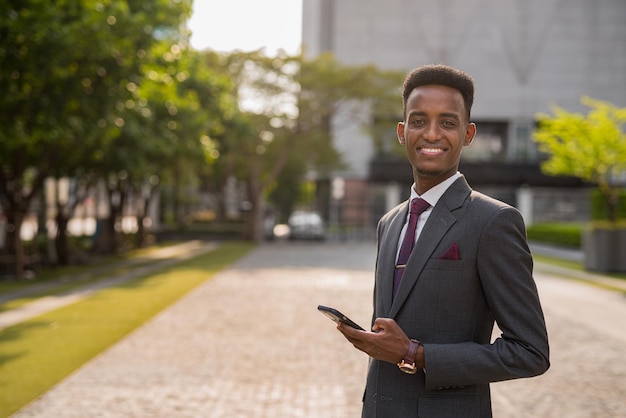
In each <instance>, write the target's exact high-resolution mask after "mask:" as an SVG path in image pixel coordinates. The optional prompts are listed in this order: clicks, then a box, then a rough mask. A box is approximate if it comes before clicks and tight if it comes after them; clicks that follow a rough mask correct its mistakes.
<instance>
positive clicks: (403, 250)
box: [393, 198, 430, 298]
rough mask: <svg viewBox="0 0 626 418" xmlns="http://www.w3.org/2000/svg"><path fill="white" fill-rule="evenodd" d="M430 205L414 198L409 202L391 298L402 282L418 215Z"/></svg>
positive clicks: (413, 242) (412, 244) (411, 248)
mask: <svg viewBox="0 0 626 418" xmlns="http://www.w3.org/2000/svg"><path fill="white" fill-rule="evenodd" d="M429 206H430V205H429V204H428V202H427V201H425V200H423V199H418V198H415V199H413V200H411V207H410V209H409V212H410V215H409V225H408V226H407V228H406V233H405V234H404V239H403V240H402V246H401V247H400V254H398V261H397V262H396V269H395V272H394V274H393V297H394V298H395V297H396V292H397V291H398V287H400V281H402V274H404V268H405V267H406V262H407V260H408V259H409V255H411V251H412V250H413V246H414V245H415V230H416V227H417V219H418V218H419V217H420V215H421V214H422V213H423V212H424V211H425V210H426V209H428V207H429Z"/></svg>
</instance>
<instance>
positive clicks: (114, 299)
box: [0, 243, 253, 417]
mask: <svg viewBox="0 0 626 418" xmlns="http://www.w3.org/2000/svg"><path fill="white" fill-rule="evenodd" d="M252 248H253V245H252V244H248V243H224V244H222V245H220V246H219V247H218V248H217V249H216V250H214V251H212V252H210V253H208V254H205V255H202V256H198V257H196V258H193V259H191V260H186V261H183V262H181V263H180V264H176V265H174V266H171V267H169V268H166V269H164V270H162V271H160V272H159V273H157V274H151V275H148V276H145V277H141V278H137V279H133V280H129V281H128V282H126V283H124V284H123V285H118V286H115V287H111V288H107V289H104V290H101V291H99V292H97V293H95V294H94V295H92V296H90V297H88V298H86V299H84V300H82V301H79V302H77V303H74V304H71V305H69V306H66V307H64V308H61V309H58V310H55V311H52V312H49V313H47V314H44V315H41V316H39V317H36V318H33V319H31V320H28V321H26V322H23V323H21V324H18V325H15V326H12V327H9V328H6V329H4V330H1V331H0V417H6V416H9V415H11V414H12V413H14V412H16V411H17V410H19V409H20V408H22V407H23V406H25V405H26V404H28V403H29V402H30V401H32V400H33V399H35V398H36V397H38V396H40V395H41V394H43V393H44V392H46V391H47V390H48V389H50V388H51V387H52V386H53V385H55V384H56V383H58V382H59V381H60V380H62V379H63V378H64V377H66V376H68V375H69V374H70V373H72V372H73V371H74V370H76V369H77V368H79V367H80V366H81V365H83V364H84V363H85V362H87V361H89V360H90V359H92V358H93V357H94V356H96V355H97V354H99V353H100V352H102V351H104V350H105V349H107V348H108V347H110V346H111V345H113V344H114V343H116V342H117V341H119V340H120V339H122V338H123V337H124V336H126V335H127V334H128V333H130V332H131V331H133V330H134V329H136V328H137V327H139V326H140V325H142V324H143V323H144V322H146V321H147V320H149V319H150V318H152V317H153V316H154V315H156V314H157V313H158V312H160V311H161V310H163V309H164V308H166V307H167V306H169V305H170V304H172V303H173V302H175V301H176V300H178V299H179V298H181V297H182V296H183V295H185V294H186V293H187V292H189V291H190V290H191V289H193V288H195V287H196V286H198V285H199V284H200V283H202V282H204V281H206V280H207V279H209V278H210V277H211V276H212V275H213V274H215V273H216V272H218V271H219V270H221V269H223V268H225V267H228V266H229V265H230V264H231V263H233V262H234V261H236V260H237V259H238V258H240V257H241V256H243V255H244V254H245V253H247V252H248V251H249V250H251V249H252Z"/></svg>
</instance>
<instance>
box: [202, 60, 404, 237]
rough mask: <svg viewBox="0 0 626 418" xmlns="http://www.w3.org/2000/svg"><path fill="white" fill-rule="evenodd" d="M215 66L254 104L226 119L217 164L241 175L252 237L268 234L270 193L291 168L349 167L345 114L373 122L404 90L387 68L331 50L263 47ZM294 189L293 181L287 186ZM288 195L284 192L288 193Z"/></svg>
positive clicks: (300, 171) (297, 171) (299, 173)
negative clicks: (354, 62)
mask: <svg viewBox="0 0 626 418" xmlns="http://www.w3.org/2000/svg"><path fill="white" fill-rule="evenodd" d="M214 64H215V65H216V66H218V67H221V68H222V69H223V71H224V72H225V73H227V74H230V76H231V79H233V80H234V81H235V84H236V92H237V93H238V102H240V103H242V102H244V100H243V99H246V102H250V99H251V98H252V99H254V106H250V107H249V108H242V109H241V112H240V113H237V114H234V115H233V118H231V119H230V120H226V121H225V129H224V132H223V134H222V135H221V136H218V137H217V138H216V139H217V143H218V145H219V147H220V148H219V151H220V160H222V161H223V163H222V164H220V163H218V164H216V166H218V165H222V166H227V167H230V169H229V170H228V172H230V173H233V172H236V173H239V174H240V175H241V176H243V178H244V179H245V182H246V184H247V186H248V197H249V200H250V203H251V211H250V216H248V220H249V222H248V224H247V229H246V231H247V237H248V238H250V239H255V240H258V239H260V237H261V228H260V225H261V215H262V209H263V199H264V198H267V196H268V194H269V192H270V191H271V190H273V189H275V188H276V187H281V186H280V185H277V181H279V180H280V179H281V176H280V174H281V173H282V172H283V170H284V169H285V168H286V167H288V168H289V171H290V173H291V174H292V177H291V178H290V179H289V182H293V179H294V178H296V179H299V180H303V179H304V176H305V175H307V174H308V173H311V172H314V173H316V175H317V176H319V177H321V178H323V177H324V176H327V175H328V174H329V173H330V172H332V170H335V169H337V168H340V167H341V165H342V161H341V156H340V155H339V154H338V153H337V151H336V150H335V148H334V147H333V142H332V137H331V129H330V126H331V125H330V123H331V120H332V118H333V117H337V115H339V114H341V115H342V117H344V118H347V119H348V120H349V121H350V122H354V121H356V122H357V123H358V122H361V124H362V125H363V126H367V125H369V124H370V123H371V120H372V114H371V112H370V110H371V109H372V108H374V107H376V104H377V103H378V102H379V101H386V100H387V99H388V98H389V97H390V96H396V95H397V94H398V93H397V91H396V89H397V80H395V79H394V81H395V84H393V87H391V83H390V80H391V79H392V78H391V77H388V76H387V75H386V73H384V72H382V71H380V70H378V69H377V68H375V67H373V66H360V67H349V66H344V65H341V64H340V63H339V62H337V61H336V60H335V59H334V58H333V57H332V55H329V54H325V55H321V56H319V57H317V58H315V59H312V60H307V59H305V58H304V57H303V56H287V55H281V54H279V55H278V56H276V57H266V56H264V55H263V54H261V53H259V52H252V53H235V54H231V55H227V56H224V57H220V58H218V59H216V60H215V61H214ZM287 187H289V186H287ZM282 199H283V200H284V197H282Z"/></svg>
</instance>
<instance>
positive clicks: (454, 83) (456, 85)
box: [402, 64, 474, 120]
mask: <svg viewBox="0 0 626 418" xmlns="http://www.w3.org/2000/svg"><path fill="white" fill-rule="evenodd" d="M429 85H438V86H447V87H451V88H453V89H456V90H458V91H459V92H460V93H461V96H462V97H463V103H464V104H465V110H466V111H467V120H469V119H470V114H471V110H472V104H473V103H474V79H473V78H472V76H470V75H469V74H467V73H465V72H463V71H461V70H458V69H456V68H453V67H450V66H448V65H444V64H430V65H422V66H420V67H417V68H415V69H414V70H412V71H411V72H409V73H408V74H407V76H406V78H405V79H404V84H403V86H402V99H403V102H402V112H403V114H404V113H406V102H407V100H408V98H409V96H410V95H411V92H412V91H413V90H414V89H415V88H416V87H420V86H429Z"/></svg>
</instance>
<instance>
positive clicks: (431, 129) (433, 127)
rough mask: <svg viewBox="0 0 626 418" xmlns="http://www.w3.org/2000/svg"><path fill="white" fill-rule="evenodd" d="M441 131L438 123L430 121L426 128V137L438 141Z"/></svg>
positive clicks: (428, 139)
mask: <svg viewBox="0 0 626 418" xmlns="http://www.w3.org/2000/svg"><path fill="white" fill-rule="evenodd" d="M440 133H441V131H440V130H439V126H438V125H437V124H436V123H429V124H428V126H427V127H426V129H424V134H423V136H424V139H425V140H427V141H436V140H438V139H439V136H440Z"/></svg>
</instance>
